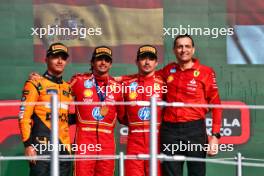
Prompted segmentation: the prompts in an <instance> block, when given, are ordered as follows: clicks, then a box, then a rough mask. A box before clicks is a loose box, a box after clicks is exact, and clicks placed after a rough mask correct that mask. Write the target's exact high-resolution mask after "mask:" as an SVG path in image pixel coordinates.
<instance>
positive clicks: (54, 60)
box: [46, 54, 67, 75]
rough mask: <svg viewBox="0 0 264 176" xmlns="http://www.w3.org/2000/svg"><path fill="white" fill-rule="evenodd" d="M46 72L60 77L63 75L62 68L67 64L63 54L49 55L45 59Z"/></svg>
mask: <svg viewBox="0 0 264 176" xmlns="http://www.w3.org/2000/svg"><path fill="white" fill-rule="evenodd" d="M46 63H47V67H48V70H49V71H50V72H51V73H54V74H57V75H60V74H62V73H63V71H64V68H65V66H66V64H67V57H66V56H64V55H63V54H56V55H50V56H49V57H48V58H47V59H46Z"/></svg>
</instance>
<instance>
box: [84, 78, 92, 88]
mask: <svg viewBox="0 0 264 176" xmlns="http://www.w3.org/2000/svg"><path fill="white" fill-rule="evenodd" d="M84 87H85V88H87V89H90V88H92V87H93V81H92V80H86V81H84Z"/></svg>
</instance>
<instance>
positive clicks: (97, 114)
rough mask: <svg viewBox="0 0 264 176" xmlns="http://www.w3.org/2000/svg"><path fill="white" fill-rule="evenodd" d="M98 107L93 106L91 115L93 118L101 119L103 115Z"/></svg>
mask: <svg viewBox="0 0 264 176" xmlns="http://www.w3.org/2000/svg"><path fill="white" fill-rule="evenodd" d="M100 109H101V108H100V107H95V108H93V111H92V116H93V118H94V119H95V120H103V119H104V116H103V115H102V114H101V110H100Z"/></svg>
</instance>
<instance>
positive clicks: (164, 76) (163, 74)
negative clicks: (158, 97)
mask: <svg viewBox="0 0 264 176" xmlns="http://www.w3.org/2000/svg"><path fill="white" fill-rule="evenodd" d="M173 64H174V63H170V64H168V65H166V66H165V67H163V68H161V69H159V70H157V71H156V72H155V75H157V76H160V77H161V78H162V79H163V80H164V81H166V80H167V78H168V76H169V75H170V72H169V70H170V69H171V67H172V65H173Z"/></svg>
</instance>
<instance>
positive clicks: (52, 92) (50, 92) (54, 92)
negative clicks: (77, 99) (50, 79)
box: [47, 89, 58, 95]
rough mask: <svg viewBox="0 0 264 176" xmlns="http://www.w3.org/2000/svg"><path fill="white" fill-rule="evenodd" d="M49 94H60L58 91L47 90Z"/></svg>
mask: <svg viewBox="0 0 264 176" xmlns="http://www.w3.org/2000/svg"><path fill="white" fill-rule="evenodd" d="M47 94H48V95H53V94H58V90H56V89H47Z"/></svg>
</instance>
